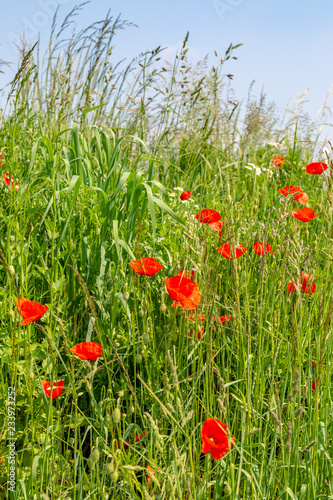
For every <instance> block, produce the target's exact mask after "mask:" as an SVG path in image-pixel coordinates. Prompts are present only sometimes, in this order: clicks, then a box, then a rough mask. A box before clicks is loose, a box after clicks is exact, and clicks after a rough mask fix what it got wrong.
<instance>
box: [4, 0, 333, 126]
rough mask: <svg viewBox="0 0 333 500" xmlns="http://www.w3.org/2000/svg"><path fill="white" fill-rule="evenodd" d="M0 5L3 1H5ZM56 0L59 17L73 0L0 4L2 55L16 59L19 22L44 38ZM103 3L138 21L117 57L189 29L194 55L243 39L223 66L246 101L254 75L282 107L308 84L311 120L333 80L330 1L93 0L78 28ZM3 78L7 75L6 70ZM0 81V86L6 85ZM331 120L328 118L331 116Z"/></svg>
mask: <svg viewBox="0 0 333 500" xmlns="http://www.w3.org/2000/svg"><path fill="white" fill-rule="evenodd" d="M3 3H4V2H3ZM57 4H59V6H60V7H59V13H60V18H62V17H63V16H64V15H66V14H67V13H68V12H69V11H70V10H71V9H72V8H73V7H74V6H75V5H77V1H73V0H15V2H14V1H12V2H6V3H4V5H2V6H1V20H2V23H1V25H2V26H1V31H0V57H1V58H2V59H5V60H7V61H12V62H14V66H13V67H14V68H15V69H16V65H15V62H16V59H17V51H16V49H15V46H14V43H13V40H14V41H15V34H17V33H18V32H19V31H22V30H23V28H24V26H25V30H26V35H27V38H28V41H29V42H30V43H31V44H33V43H34V41H36V40H37V37H38V31H40V34H41V40H42V42H43V41H45V43H46V40H47V39H48V34H49V30H50V27H51V21H52V13H53V11H54V8H55V6H56V5H57ZM108 9H111V12H112V13H113V14H114V16H115V17H117V15H118V14H121V18H122V19H126V20H129V21H132V22H133V23H135V24H136V25H137V26H138V27H137V28H134V27H131V28H128V29H126V30H124V31H120V32H118V33H117V35H116V37H115V39H114V41H115V49H114V57H115V59H116V60H119V59H122V58H127V60H128V61H129V60H130V59H131V58H133V57H135V56H136V55H138V54H139V53H140V52H143V51H145V50H149V49H154V48H156V47H157V46H159V45H161V46H163V47H168V50H167V51H166V52H165V57H170V58H173V55H174V53H175V51H176V49H177V47H179V46H180V44H181V43H182V40H183V39H184V37H185V35H186V33H187V31H189V32H190V37H189V43H188V45H189V47H190V56H191V58H192V59H194V60H197V59H200V58H203V57H204V56H205V55H206V54H211V55H212V58H211V61H212V62H213V60H214V59H213V53H214V50H217V52H218V53H219V55H221V56H222V55H223V54H224V52H225V50H226V49H227V47H228V46H229V44H230V43H233V44H236V43H243V44H244V45H243V46H242V47H240V48H239V49H238V50H237V54H235V55H237V56H238V60H237V61H230V64H229V65H228V66H226V71H227V72H228V73H232V74H233V75H234V80H233V83H232V86H233V88H234V89H235V92H236V97H237V98H238V99H246V97H247V92H248V89H249V86H250V84H251V82H252V81H253V80H255V84H254V94H255V95H257V96H259V95H260V92H261V90H262V89H264V91H265V92H266V93H267V95H268V98H269V100H274V101H275V102H276V103H277V105H278V106H279V108H280V109H281V110H282V109H283V108H284V107H285V105H286V104H287V102H288V101H289V100H291V102H292V101H293V99H294V97H295V95H296V93H297V92H302V91H305V90H306V89H308V88H310V87H313V88H312V90H311V91H310V93H309V94H308V96H307V100H308V103H307V105H306V109H307V110H308V112H309V113H310V115H311V117H312V118H314V117H315V115H316V112H317V111H318V110H319V109H320V107H321V106H322V105H323V103H324V101H325V98H326V95H327V93H328V91H329V90H330V88H331V86H332V84H333V67H332V65H331V57H330V55H331V54H330V52H331V48H332V47H333V43H332V42H333V30H332V27H331V20H332V18H333V2H332V1H331V0H168V1H164V2H161V1H160V2H158V1H156V0H155V1H153V0H144V1H141V2H139V1H137V0H136V1H135V0H109V1H107V0H91V2H90V3H88V4H87V5H85V6H84V8H83V10H82V11H81V13H80V15H79V16H78V17H77V21H78V24H79V26H81V27H83V26H85V25H88V24H91V23H92V22H94V21H97V20H99V19H102V18H103V17H104V16H105V14H106V12H107V11H108ZM7 78H10V73H9V72H8V76H7ZM4 81H5V80H4V77H2V78H1V79H0V85H1V86H2V84H3V83H4ZM332 121H333V120H332Z"/></svg>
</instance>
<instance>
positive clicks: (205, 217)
mask: <svg viewBox="0 0 333 500" xmlns="http://www.w3.org/2000/svg"><path fill="white" fill-rule="evenodd" d="M195 218H196V219H198V221H199V222H203V223H204V224H207V223H210V224H211V223H212V222H217V221H219V220H220V219H221V215H220V214H219V213H218V212H216V210H211V209H210V208H204V209H203V210H201V212H198V213H197V215H196V216H195Z"/></svg>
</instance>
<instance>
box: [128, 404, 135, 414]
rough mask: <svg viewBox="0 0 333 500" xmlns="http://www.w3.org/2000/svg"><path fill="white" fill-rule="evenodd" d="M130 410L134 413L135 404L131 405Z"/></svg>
mask: <svg viewBox="0 0 333 500" xmlns="http://www.w3.org/2000/svg"><path fill="white" fill-rule="evenodd" d="M129 412H130V413H134V406H133V405H132V406H131V407H130V409H129Z"/></svg>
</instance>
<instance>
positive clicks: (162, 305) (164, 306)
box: [160, 304, 167, 314]
mask: <svg viewBox="0 0 333 500" xmlns="http://www.w3.org/2000/svg"><path fill="white" fill-rule="evenodd" d="M166 309H167V308H166V305H165V304H161V305H160V312H161V313H162V314H164V313H165V311H166Z"/></svg>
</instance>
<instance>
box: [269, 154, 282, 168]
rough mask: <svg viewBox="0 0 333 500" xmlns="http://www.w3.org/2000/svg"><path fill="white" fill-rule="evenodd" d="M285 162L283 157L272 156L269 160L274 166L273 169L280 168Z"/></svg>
mask: <svg viewBox="0 0 333 500" xmlns="http://www.w3.org/2000/svg"><path fill="white" fill-rule="evenodd" d="M284 162H285V159H284V158H283V156H273V158H272V159H271V163H272V164H273V165H274V167H277V168H280V167H281V165H283V164H284Z"/></svg>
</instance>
